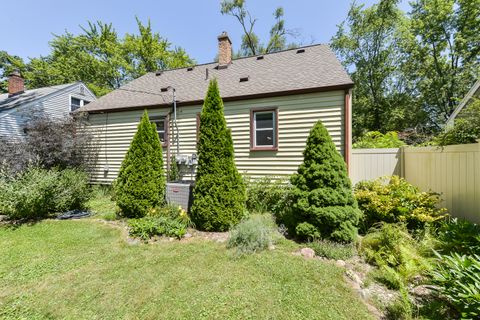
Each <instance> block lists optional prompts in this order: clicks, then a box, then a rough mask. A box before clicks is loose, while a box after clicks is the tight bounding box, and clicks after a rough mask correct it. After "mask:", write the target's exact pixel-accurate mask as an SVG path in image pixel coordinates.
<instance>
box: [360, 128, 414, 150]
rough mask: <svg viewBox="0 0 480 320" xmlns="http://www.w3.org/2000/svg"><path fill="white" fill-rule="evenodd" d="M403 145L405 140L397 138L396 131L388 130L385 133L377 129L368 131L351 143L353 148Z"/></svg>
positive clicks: (396, 146)
mask: <svg viewBox="0 0 480 320" xmlns="http://www.w3.org/2000/svg"><path fill="white" fill-rule="evenodd" d="M404 145H405V142H403V141H402V140H400V139H399V138H398V133H396V132H395V131H389V132H387V133H385V134H383V133H381V132H378V131H369V132H367V133H365V134H364V135H363V136H362V137H360V138H359V139H358V140H357V141H356V142H355V143H354V144H353V148H354V149H362V148H398V147H401V146H404Z"/></svg>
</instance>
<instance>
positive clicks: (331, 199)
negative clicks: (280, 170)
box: [291, 121, 361, 242]
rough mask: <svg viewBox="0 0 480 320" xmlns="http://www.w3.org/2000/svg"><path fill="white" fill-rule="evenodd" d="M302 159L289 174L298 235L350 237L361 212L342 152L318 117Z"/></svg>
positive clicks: (329, 237)
mask: <svg viewBox="0 0 480 320" xmlns="http://www.w3.org/2000/svg"><path fill="white" fill-rule="evenodd" d="M303 155H304V160H303V163H302V164H301V165H300V167H299V168H298V173H296V174H294V175H293V176H292V177H291V182H292V185H293V186H294V188H293V191H292V192H293V194H292V196H293V203H294V204H293V208H292V218H293V221H294V225H295V227H296V228H295V232H296V234H297V235H298V236H299V237H303V238H311V237H315V238H317V237H321V238H324V239H331V240H335V241H340V242H350V241H352V240H353V239H354V238H355V236H356V233H357V227H356V226H357V224H358V220H359V218H360V215H361V212H360V210H359V209H358V208H357V203H356V201H355V198H354V196H353V193H352V189H351V182H350V179H349V177H348V175H347V168H346V165H345V162H344V160H343V158H342V156H341V155H340V154H339V153H338V151H337V150H336V148H335V145H334V143H333V141H332V138H331V137H330V135H329V134H328V131H327V129H326V128H325V127H324V126H323V124H322V123H321V122H320V121H318V122H317V123H316V124H315V126H314V127H313V128H312V130H311V131H310V135H309V137H308V139H307V146H306V148H305V151H304V152H303Z"/></svg>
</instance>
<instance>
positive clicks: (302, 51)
mask: <svg viewBox="0 0 480 320" xmlns="http://www.w3.org/2000/svg"><path fill="white" fill-rule="evenodd" d="M304 52H305V49H298V50H297V53H304Z"/></svg>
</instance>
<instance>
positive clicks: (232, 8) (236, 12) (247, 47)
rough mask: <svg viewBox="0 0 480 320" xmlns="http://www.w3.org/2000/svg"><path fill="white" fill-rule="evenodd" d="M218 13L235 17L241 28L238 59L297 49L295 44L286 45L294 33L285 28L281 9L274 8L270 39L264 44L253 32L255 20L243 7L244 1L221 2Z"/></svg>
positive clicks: (227, 0)
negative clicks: (273, 22)
mask: <svg viewBox="0 0 480 320" xmlns="http://www.w3.org/2000/svg"><path fill="white" fill-rule="evenodd" d="M220 12H221V13H222V14H226V15H230V16H233V17H235V18H236V19H237V20H238V22H239V23H240V25H241V27H242V30H243V36H242V44H241V47H240V48H241V49H240V50H239V51H238V53H237V54H236V55H237V56H238V57H247V56H254V55H258V54H265V53H271V52H276V51H280V50H284V49H287V48H295V47H297V45H296V44H295V43H287V40H288V39H287V38H288V37H295V36H296V32H294V31H293V30H287V29H286V28H285V20H284V19H283V14H284V12H283V8H282V7H278V8H276V9H275V11H274V13H273V16H274V17H275V24H274V25H273V26H272V28H271V29H270V38H269V40H268V42H267V43H266V44H263V43H261V42H260V39H259V37H258V35H257V34H256V33H255V32H254V27H255V23H256V22H257V18H254V17H252V15H251V14H250V11H248V10H247V8H246V6H245V1H244V0H223V1H222V2H221V9H220Z"/></svg>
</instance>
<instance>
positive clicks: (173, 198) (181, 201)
mask: <svg viewBox="0 0 480 320" xmlns="http://www.w3.org/2000/svg"><path fill="white" fill-rule="evenodd" d="M192 191H193V184H192V183H190V182H184V183H181V182H167V194H166V200H167V203H168V204H171V205H177V206H180V207H182V209H184V210H186V211H187V212H188V211H189V210H190V206H191V205H192V200H193V193H192Z"/></svg>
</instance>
